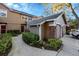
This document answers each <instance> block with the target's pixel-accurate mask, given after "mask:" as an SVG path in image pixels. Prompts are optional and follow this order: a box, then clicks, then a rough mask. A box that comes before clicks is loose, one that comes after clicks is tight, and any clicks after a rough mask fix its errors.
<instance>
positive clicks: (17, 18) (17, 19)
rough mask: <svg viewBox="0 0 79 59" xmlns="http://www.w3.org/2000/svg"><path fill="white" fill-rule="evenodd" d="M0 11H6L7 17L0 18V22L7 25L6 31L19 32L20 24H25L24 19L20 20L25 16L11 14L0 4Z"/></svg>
mask: <svg viewBox="0 0 79 59" xmlns="http://www.w3.org/2000/svg"><path fill="white" fill-rule="evenodd" d="M0 9H3V10H7V17H0V22H5V23H7V30H21V24H26V23H25V19H22V16H25V15H21V14H18V13H14V12H11V11H9V10H8V9H7V8H6V7H4V6H3V5H2V4H0ZM26 17H28V16H26Z"/></svg>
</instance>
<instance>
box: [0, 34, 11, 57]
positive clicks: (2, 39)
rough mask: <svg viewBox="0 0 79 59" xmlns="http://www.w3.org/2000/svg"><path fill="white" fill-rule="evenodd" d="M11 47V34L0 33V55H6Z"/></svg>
mask: <svg viewBox="0 0 79 59" xmlns="http://www.w3.org/2000/svg"><path fill="white" fill-rule="evenodd" d="M11 47H12V38H11V35H10V34H8V33H6V34H1V35H0V56H6V55H8V53H9V52H10V50H11Z"/></svg>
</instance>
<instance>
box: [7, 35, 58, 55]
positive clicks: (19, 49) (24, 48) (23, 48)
mask: <svg viewBox="0 0 79 59" xmlns="http://www.w3.org/2000/svg"><path fill="white" fill-rule="evenodd" d="M12 43H13V47H12V50H11V52H10V53H9V56H51V55H52V56H55V55H56V54H57V52H55V51H48V50H44V49H39V48H35V47H31V46H28V45H27V44H26V43H24V42H23V41H22V38H21V35H19V36H18V37H14V38H13V39H12Z"/></svg>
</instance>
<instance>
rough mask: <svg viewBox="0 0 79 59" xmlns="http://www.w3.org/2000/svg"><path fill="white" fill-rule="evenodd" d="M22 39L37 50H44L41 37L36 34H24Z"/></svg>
mask: <svg viewBox="0 0 79 59" xmlns="http://www.w3.org/2000/svg"><path fill="white" fill-rule="evenodd" d="M22 39H23V41H24V42H25V43H27V44H28V45H31V46H33V47H37V48H42V42H41V41H39V36H38V35H36V34H34V33H31V32H24V33H22Z"/></svg>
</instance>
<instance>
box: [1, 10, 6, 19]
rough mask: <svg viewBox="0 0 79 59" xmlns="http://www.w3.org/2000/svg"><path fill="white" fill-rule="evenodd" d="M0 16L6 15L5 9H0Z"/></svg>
mask: <svg viewBox="0 0 79 59" xmlns="http://www.w3.org/2000/svg"><path fill="white" fill-rule="evenodd" d="M0 17H7V10H3V9H0Z"/></svg>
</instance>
